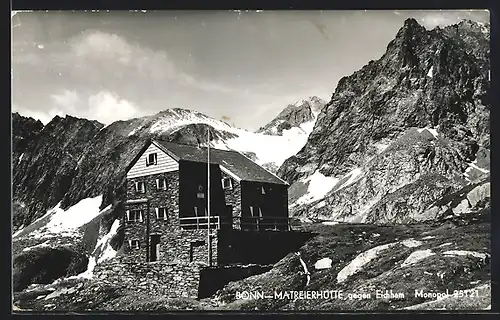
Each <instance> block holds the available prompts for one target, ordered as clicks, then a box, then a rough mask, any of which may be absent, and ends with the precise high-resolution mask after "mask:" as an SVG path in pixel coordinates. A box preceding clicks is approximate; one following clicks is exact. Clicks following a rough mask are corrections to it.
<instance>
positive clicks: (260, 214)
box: [259, 207, 262, 218]
mask: <svg viewBox="0 0 500 320" xmlns="http://www.w3.org/2000/svg"><path fill="white" fill-rule="evenodd" d="M259 217H261V218H262V209H261V208H260V207H259Z"/></svg>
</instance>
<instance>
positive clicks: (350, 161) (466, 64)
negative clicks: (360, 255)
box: [278, 19, 490, 221]
mask: <svg viewBox="0 0 500 320" xmlns="http://www.w3.org/2000/svg"><path fill="white" fill-rule="evenodd" d="M488 31H489V25H481V24H478V23H475V22H471V21H463V22H461V23H459V24H456V25H452V26H448V27H445V28H442V29H441V28H436V29H433V30H430V31H428V30H426V29H425V28H424V27H422V26H420V25H419V24H418V23H417V22H416V21H415V20H414V19H408V20H406V21H405V23H404V26H403V27H402V28H401V29H400V30H399V31H398V33H397V35H396V37H395V39H394V40H393V41H391V42H390V43H389V45H388V46H387V51H386V52H385V54H384V55H383V56H382V57H381V58H380V59H378V60H376V61H370V62H369V63H368V64H367V65H365V66H364V67H363V68H362V69H361V70H359V71H357V72H355V73H354V74H352V75H350V76H347V77H344V78H342V79H341V80H340V81H339V83H338V85H337V88H336V90H335V92H334V94H333V95H332V98H331V100H330V101H329V102H328V103H327V104H326V106H325V107H324V108H323V109H322V111H321V113H320V114H319V116H318V120H317V121H316V124H315V126H314V129H313V131H312V133H311V134H310V136H309V138H308V141H307V143H306V145H305V146H304V148H303V149H302V150H301V151H300V152H299V153H298V154H297V155H295V156H293V157H291V158H289V159H287V160H286V161H285V163H284V164H283V165H282V166H281V167H280V169H279V171H278V174H279V175H280V176H281V177H283V178H284V179H286V180H287V181H289V182H290V183H292V184H293V185H292V187H291V189H290V190H291V192H290V197H291V199H290V202H291V203H294V204H295V206H294V207H293V209H294V214H297V215H312V216H315V215H324V216H330V217H331V218H332V219H341V220H346V221H364V220H366V219H368V220H373V218H370V216H371V215H372V211H373V210H372V208H374V206H375V205H376V204H377V203H378V202H379V201H381V200H382V199H383V198H385V197H387V196H388V195H389V194H391V193H393V192H396V191H398V190H399V191H398V192H399V194H400V195H401V194H405V196H406V197H413V198H412V199H414V201H416V202H419V203H420V206H425V204H426V203H429V202H432V200H435V199H437V198H438V197H439V196H441V195H443V194H445V193H447V192H450V191H452V190H455V191H456V190H457V189H459V188H460V187H461V186H463V185H465V184H467V183H469V182H470V181H471V179H474V178H475V177H478V176H479V175H481V174H488V172H489V147H490V142H489V141H490V140H489V115H490V103H489V101H488V97H487V89H488V87H489V32H488ZM478 163H481V164H479V165H478ZM471 170H472V171H474V173H473V175H474V177H471V176H469V173H472V172H471ZM436 183H438V186H437V187H436V188H435V189H434V188H433V187H432V188H430V189H429V192H421V190H422V189H421V187H418V185H422V186H423V185H425V184H427V185H428V186H427V188H429V187H430V186H434V185H435V184H436ZM411 185H413V187H412V186H411ZM401 188H404V189H401ZM400 189H401V190H400ZM323 198H324V199H323ZM330 209H332V210H330ZM418 212H421V208H415V209H414V210H413V212H412V215H416V214H417V213H418ZM353 217H356V218H353Z"/></svg>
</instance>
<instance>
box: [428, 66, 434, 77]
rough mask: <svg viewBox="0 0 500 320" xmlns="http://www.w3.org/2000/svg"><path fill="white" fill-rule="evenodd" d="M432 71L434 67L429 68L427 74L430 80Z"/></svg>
mask: <svg viewBox="0 0 500 320" xmlns="http://www.w3.org/2000/svg"><path fill="white" fill-rule="evenodd" d="M433 70H434V66H431V68H430V69H429V72H427V76H428V77H430V78H432V71H433Z"/></svg>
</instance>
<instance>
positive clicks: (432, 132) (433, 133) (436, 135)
mask: <svg viewBox="0 0 500 320" xmlns="http://www.w3.org/2000/svg"><path fill="white" fill-rule="evenodd" d="M424 130H427V131H429V132H430V133H431V134H432V135H433V136H434V138H437V137H438V132H437V130H436V129H435V128H419V129H417V131H418V132H419V133H422V132H423V131H424Z"/></svg>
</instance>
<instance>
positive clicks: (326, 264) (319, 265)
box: [314, 258, 332, 270]
mask: <svg viewBox="0 0 500 320" xmlns="http://www.w3.org/2000/svg"><path fill="white" fill-rule="evenodd" d="M331 267H332V259H330V258H323V259H319V260H318V261H316V263H315V264H314V268H315V269H316V270H321V269H329V268H331Z"/></svg>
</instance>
